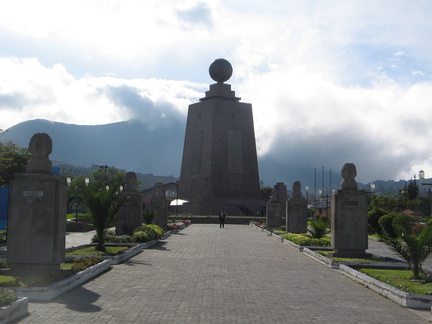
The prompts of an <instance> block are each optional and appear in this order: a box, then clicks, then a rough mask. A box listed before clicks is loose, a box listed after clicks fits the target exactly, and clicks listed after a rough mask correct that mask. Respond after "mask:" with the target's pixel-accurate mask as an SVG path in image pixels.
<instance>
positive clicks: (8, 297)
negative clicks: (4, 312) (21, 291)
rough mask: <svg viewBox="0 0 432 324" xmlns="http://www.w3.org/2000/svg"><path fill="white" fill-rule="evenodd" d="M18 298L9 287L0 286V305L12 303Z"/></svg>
mask: <svg viewBox="0 0 432 324" xmlns="http://www.w3.org/2000/svg"><path fill="white" fill-rule="evenodd" d="M17 298H18V295H17V294H16V293H14V292H13V291H12V290H10V289H3V288H0V307H3V306H6V305H9V304H10V303H13V302H14V301H16V300H17Z"/></svg>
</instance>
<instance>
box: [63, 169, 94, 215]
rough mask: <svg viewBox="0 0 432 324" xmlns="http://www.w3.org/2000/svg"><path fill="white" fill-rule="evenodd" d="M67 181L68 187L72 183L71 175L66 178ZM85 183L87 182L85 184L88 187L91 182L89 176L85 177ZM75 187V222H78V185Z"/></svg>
mask: <svg viewBox="0 0 432 324" xmlns="http://www.w3.org/2000/svg"><path fill="white" fill-rule="evenodd" d="M66 183H67V185H68V187H69V186H70V185H71V183H72V178H71V177H67V178H66ZM84 183H85V185H86V187H87V186H88V185H89V183H90V179H89V178H87V177H86V178H85V179H84ZM73 188H74V191H75V199H74V200H75V223H78V187H77V186H75V187H73Z"/></svg>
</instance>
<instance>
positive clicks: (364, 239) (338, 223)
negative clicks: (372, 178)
mask: <svg viewBox="0 0 432 324" xmlns="http://www.w3.org/2000/svg"><path fill="white" fill-rule="evenodd" d="M341 174H342V179H343V180H342V182H341V189H340V190H337V191H336V192H335V193H334V194H333V196H332V199H331V228H332V232H331V237H332V247H333V250H334V252H333V253H332V256H335V257H347V258H352V257H354V258H355V257H365V256H366V252H365V251H366V249H367V248H368V217H367V207H368V205H367V197H366V192H365V191H364V190H358V189H357V182H356V181H355V177H356V176H357V170H356V166H355V165H354V164H353V163H346V164H345V165H344V166H343V167H342V171H341Z"/></svg>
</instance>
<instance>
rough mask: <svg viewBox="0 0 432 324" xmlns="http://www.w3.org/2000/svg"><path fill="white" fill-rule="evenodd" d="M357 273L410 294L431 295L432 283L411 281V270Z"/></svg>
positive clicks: (375, 270)
mask: <svg viewBox="0 0 432 324" xmlns="http://www.w3.org/2000/svg"><path fill="white" fill-rule="evenodd" d="M359 271H360V272H361V273H364V274H366V275H368V276H370V277H372V278H375V279H377V280H379V281H382V282H385V283H387V284H389V285H391V286H393V287H395V288H398V289H400V290H403V291H405V292H407V293H410V294H421V295H432V283H424V282H422V281H421V280H415V279H413V273H412V271H411V270H393V269H360V270H359Z"/></svg>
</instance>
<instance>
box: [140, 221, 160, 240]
mask: <svg viewBox="0 0 432 324" xmlns="http://www.w3.org/2000/svg"><path fill="white" fill-rule="evenodd" d="M143 231H144V232H146V231H151V232H153V234H150V235H151V236H152V237H153V238H152V240H154V239H157V238H160V237H162V235H164V233H165V232H164V230H163V229H162V227H160V226H158V225H155V224H150V225H142V226H139V227H137V228H135V229H134V233H135V232H143Z"/></svg>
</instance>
